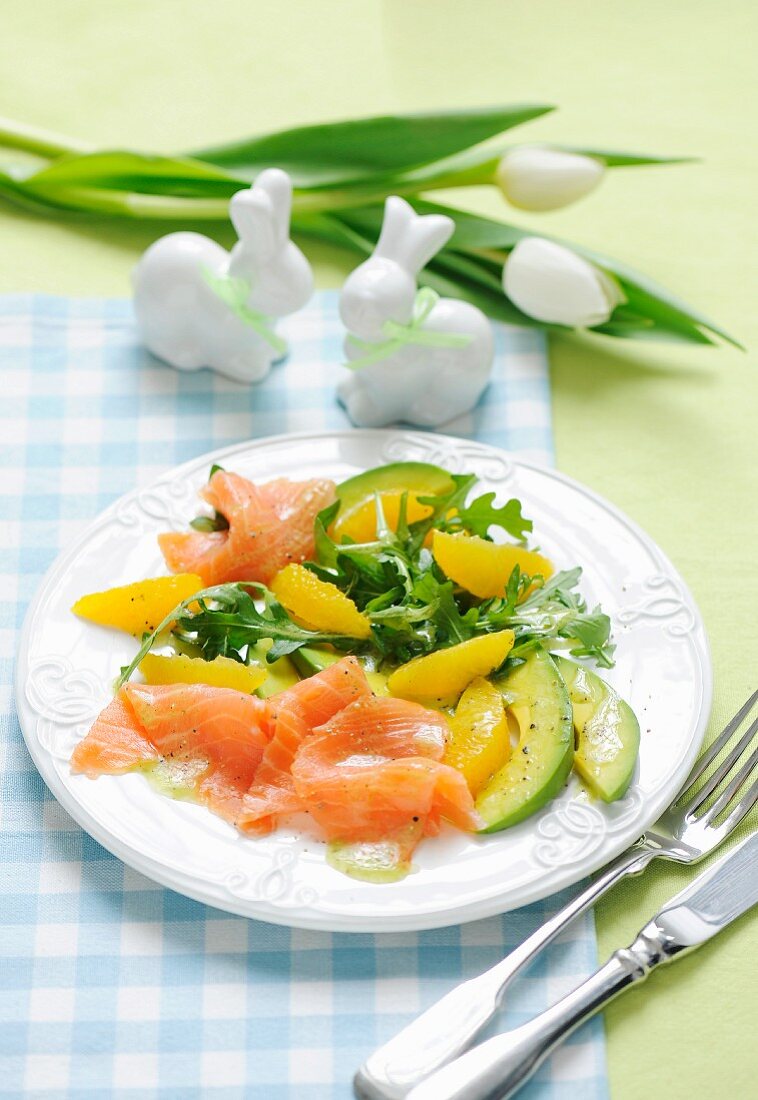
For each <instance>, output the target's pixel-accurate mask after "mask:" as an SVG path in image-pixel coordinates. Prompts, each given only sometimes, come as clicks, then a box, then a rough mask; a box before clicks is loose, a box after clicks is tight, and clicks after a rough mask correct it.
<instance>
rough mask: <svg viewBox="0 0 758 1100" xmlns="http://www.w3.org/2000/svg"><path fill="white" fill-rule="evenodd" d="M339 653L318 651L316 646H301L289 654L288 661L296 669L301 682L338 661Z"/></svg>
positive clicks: (330, 650)
mask: <svg viewBox="0 0 758 1100" xmlns="http://www.w3.org/2000/svg"><path fill="white" fill-rule="evenodd" d="M339 659H340V655H339V653H335V652H334V650H333V649H319V648H318V646H310V645H303V646H301V647H300V649H296V650H295V652H294V653H290V661H292V664H293V665H294V666H295V668H296V669H297V671H298V673H299V675H300V676H301V677H302V679H303V680H307V679H308V677H309V676H315V675H316V673H317V672H323V671H324V669H325V668H329V666H330V665H334V664H336V663H337V661H339Z"/></svg>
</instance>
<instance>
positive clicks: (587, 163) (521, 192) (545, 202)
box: [495, 145, 605, 210]
mask: <svg viewBox="0 0 758 1100" xmlns="http://www.w3.org/2000/svg"><path fill="white" fill-rule="evenodd" d="M604 173H605V165H604V164H603V163H602V161H599V160H595V159H594V158H593V157H585V156H582V155H581V154H580V153H566V152H564V151H563V150H562V149H549V148H547V147H546V146H541V145H519V146H517V147H516V148H515V149H511V150H509V152H507V153H506V154H505V156H504V157H503V158H502V159H501V161H500V163H499V165H498V167H497V171H496V172H495V179H496V180H497V184H498V186H499V187H500V190H501V191H502V192H503V194H504V195H505V197H506V199H507V200H508V202H509V203H511V205H512V206H518V207H520V208H521V209H522V210H557V209H558V208H559V207H561V206H568V205H569V203H572V202H576V201H577V199H581V198H584V196H585V195H588V194H589V193H590V191H594V189H595V188H596V187H597V185H598V184H599V183H600V180H601V179H602V178H603V174H604Z"/></svg>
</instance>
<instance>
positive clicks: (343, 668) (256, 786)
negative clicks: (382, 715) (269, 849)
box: [237, 657, 371, 833]
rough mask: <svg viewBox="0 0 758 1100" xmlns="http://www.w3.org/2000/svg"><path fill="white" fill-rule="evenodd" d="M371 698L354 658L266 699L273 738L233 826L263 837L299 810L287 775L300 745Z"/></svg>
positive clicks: (364, 676)
mask: <svg viewBox="0 0 758 1100" xmlns="http://www.w3.org/2000/svg"><path fill="white" fill-rule="evenodd" d="M370 694H371V689H370V687H369V684H368V681H367V680H366V675H365V673H364V671H363V669H362V667H361V665H360V662H359V661H357V660H356V658H355V657H345V658H343V660H341V661H337V662H336V663H335V664H333V665H330V666H329V668H325V669H324V670H323V671H322V672H318V673H316V675H315V676H311V677H309V678H308V679H307V680H301V681H300V683H299V684H295V685H294V687H291V688H288V689H287V690H286V691H283V692H281V693H280V694H279V695H272V696H271V698H270V699H269V700H268V703H269V708H270V709H269V714H270V721H271V723H272V726H273V736H272V738H271V741H270V743H269V744H268V746H267V747H266V749H265V750H264V753H263V758H262V760H261V763H260V767H259V768H258V771H257V772H256V775H255V781H254V783H253V785H252V786H251V788H250V790H249V791H248V793H247V794H246V795H245V797H244V799H243V801H242V807H241V810H240V814H239V817H238V821H237V824H238V825H239V827H240V828H241V829H244V830H246V831H251V832H258V833H265V832H270V831H271V830H272V829H273V828H275V826H276V824H277V821H278V819H279V817H280V816H282V815H284V814H290V813H296V812H297V811H299V810H302V808H303V806H302V802H301V801H300V798H299V796H298V794H297V792H296V791H295V785H294V782H293V779H292V775H291V768H292V761H293V760H294V758H295V754H296V753H297V751H298V749H299V748H300V745H301V744H302V743H303V741H304V740H305V739H306V738H307V737H309V736H310V734H311V733H312V732H313V729H314V728H315V727H316V726H321V725H323V723H324V722H328V721H329V719H330V718H333V717H334V715H335V714H337V713H338V712H339V711H341V710H343V709H344V708H345V707H347V706H349V705H350V704H351V703H354V702H355V701H356V700H357V699H363V698H367V697H368V696H370Z"/></svg>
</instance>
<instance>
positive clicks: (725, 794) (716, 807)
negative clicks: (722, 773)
mask: <svg viewBox="0 0 758 1100" xmlns="http://www.w3.org/2000/svg"><path fill="white" fill-rule="evenodd" d="M756 764H758V749H755V751H754V752H753V753H752V754H751V755H750V756H749V757H748V759H747V760H746V761H745V763H744V764H743V765H742V767H741V768H740V770H739V771H738V772H737V774H736V775H735V776H734V778H733V779H731V780H730V781H729V783H728V784H727V786H726V787H725V788H724V790H723V791H722V792H721V794H720V795H719V796H718V798H717V799H716V801H715V802H714V803H713V805H712V806H709V807H708V809H707V810H706V811H705V813H704V814H702V815H701V816H700V817H699V818H698V820H699V821H700V822H701V824H703V825H710V823H711V822H712V821H713V820H714V819H715V818H717V817H718V816H719V814H722V813H723V812H724V810H725V809H726V808H727V806H728V805H729V803H730V802H731V801H732V799H733V798H734V796H735V795H736V794H737V793H738V792H739V791H740V790H741V789H742V788H743V787H744V785H745V781H746V780H747V778H748V776H749V775H750V773H751V772H752V771H753V769H754V768H755V766H756Z"/></svg>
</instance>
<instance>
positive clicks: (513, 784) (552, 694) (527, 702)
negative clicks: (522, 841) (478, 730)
mask: <svg viewBox="0 0 758 1100" xmlns="http://www.w3.org/2000/svg"><path fill="white" fill-rule="evenodd" d="M494 682H495V684H496V686H497V687H499V688H500V690H501V691H502V693H503V695H504V697H505V700H506V705H507V707H508V708H509V710H510V712H511V714H512V715H513V717H514V718H515V719H516V721H517V723H518V727H519V733H520V736H519V742H518V745H517V746H516V748H515V749H514V750H513V753H512V754H511V757H510V759H509V760H508V762H507V763H506V764H504V765H503V767H502V768H501V769H500V770H499V771H497V772H495V774H494V775H493V777H492V779H490V781H489V783H488V784H487V786H486V787H485V788H484V790H483V791H482V792H481V793H480V795H479V797H478V798H477V800H476V808H477V810H478V811H479V813H480V814H481V815H482V817H483V818H484V820H485V822H486V824H485V826H484V828H483V829H482V830H481V832H484V833H494V832H497V831H498V830H500V829H507V828H508V827H509V826H510V825H515V824H516V823H517V822H519V821H523V820H524V818H525V817H529V816H530V815H531V814H533V813H535V812H536V811H537V810H539V809H541V808H542V807H543V806H544V805H545V803H546V802H549V801H550V799H551V798H555V796H556V795H557V794H558V792H559V791H560V789H561V788H562V787H563V785H564V783H565V782H566V779H567V778H568V774H569V772H570V771H571V762H572V759H573V755H574V736H573V729H572V725H571V704H570V702H569V697H568V692H567V690H566V686H565V684H564V682H563V680H562V679H561V676H560V674H559V673H558V669H557V668H556V666H555V663H554V661H553V659H552V657H551V656H550V654H549V653H546V652H545V650H542V649H535V650H534V651H533V652H532V653H530V654H529V655H528V657H527V658H526V660H525V661H524V663H523V664H521V665H517V666H516V667H515V668H514V669H512V670H511V671H510V672H508V673H506V675H505V676H503V677H500V678H499V679H497V680H495V681H494Z"/></svg>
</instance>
